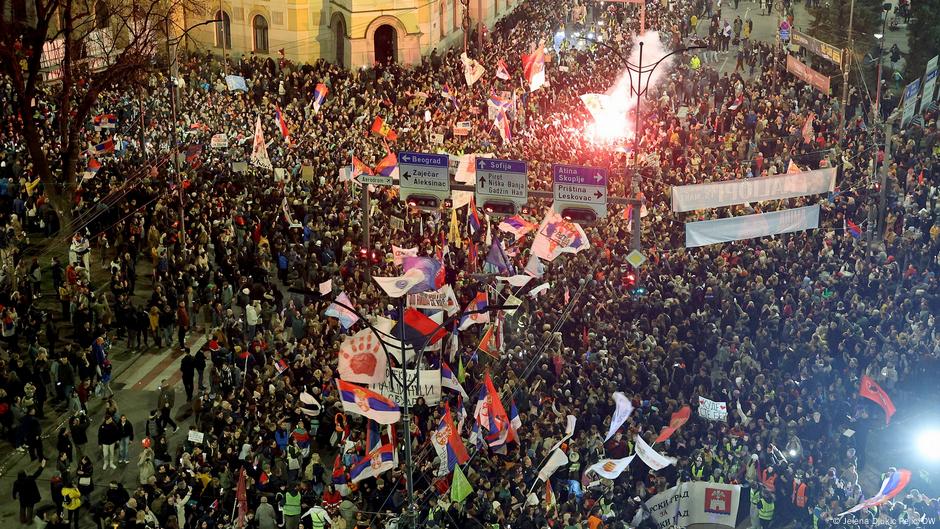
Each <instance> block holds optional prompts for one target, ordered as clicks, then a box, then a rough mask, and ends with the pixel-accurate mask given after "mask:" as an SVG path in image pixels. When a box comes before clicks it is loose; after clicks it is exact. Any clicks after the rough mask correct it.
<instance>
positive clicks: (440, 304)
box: [408, 285, 460, 316]
mask: <svg viewBox="0 0 940 529" xmlns="http://www.w3.org/2000/svg"><path fill="white" fill-rule="evenodd" d="M408 306H409V307H414V308H416V309H430V310H446V311H447V314H448V315H449V316H453V315H454V314H457V312H458V311H460V307H458V306H457V297H456V296H455V295H454V288H453V287H451V286H450V285H444V286H443V287H441V288H440V289H438V290H435V291H433V292H420V293H418V294H408Z"/></svg>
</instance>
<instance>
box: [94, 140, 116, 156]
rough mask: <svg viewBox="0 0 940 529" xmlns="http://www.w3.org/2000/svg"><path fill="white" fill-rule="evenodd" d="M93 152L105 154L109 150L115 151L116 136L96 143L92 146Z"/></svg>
mask: <svg viewBox="0 0 940 529" xmlns="http://www.w3.org/2000/svg"><path fill="white" fill-rule="evenodd" d="M91 152H92V153H94V154H105V153H109V152H114V138H111V139H108V140H105V141H103V142H101V143H99V144H98V145H95V146H94V147H92V148H91Z"/></svg>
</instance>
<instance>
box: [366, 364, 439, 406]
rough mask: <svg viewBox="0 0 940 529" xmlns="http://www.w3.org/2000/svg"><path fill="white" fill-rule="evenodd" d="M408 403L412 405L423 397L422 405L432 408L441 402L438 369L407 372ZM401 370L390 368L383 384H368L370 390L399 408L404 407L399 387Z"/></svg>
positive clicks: (402, 392)
mask: <svg viewBox="0 0 940 529" xmlns="http://www.w3.org/2000/svg"><path fill="white" fill-rule="evenodd" d="M407 376H408V403H409V404H411V405H414V402H415V400H416V399H417V398H418V397H424V403H425V404H427V405H428V406H432V405H434V404H437V403H439V402H440V401H441V370H440V369H422V370H420V371H419V370H417V369H409V370H408V375H407ZM401 377H402V370H401V368H398V367H390V368H389V373H388V376H387V377H385V382H382V383H381V384H370V389H371V390H372V391H376V392H378V393H381V394H382V395H385V396H386V397H388V398H390V399H392V400H393V401H394V402H395V403H396V404H398V405H399V406H402V405H404V402H405V399H404V398H403V394H404V391H402V385H401Z"/></svg>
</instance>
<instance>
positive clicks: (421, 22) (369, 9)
mask: <svg viewBox="0 0 940 529" xmlns="http://www.w3.org/2000/svg"><path fill="white" fill-rule="evenodd" d="M519 1H521V0H468V2H467V6H468V8H469V13H468V15H469V22H470V24H471V27H474V28H475V27H477V24H478V23H479V22H480V21H481V20H482V23H483V24H485V26H486V27H487V28H489V27H492V24H493V23H494V22H495V21H496V20H497V19H498V18H500V17H501V16H503V15H504V14H506V13H507V12H509V10H510V9H512V7H513V6H514V5H515V4H516V3H518V2H519ZM212 15H213V16H214V18H215V19H221V20H222V21H223V22H222V23H216V24H211V25H208V26H205V27H201V28H197V29H196V30H194V31H193V32H192V33H190V36H191V37H192V38H193V39H194V40H195V41H196V47H201V48H203V49H209V50H212V51H213V52H214V53H218V54H221V53H222V46H223V43H224V45H225V47H226V54H227V55H228V56H229V57H231V58H233V59H237V58H238V57H239V56H241V55H242V54H250V53H254V54H255V55H259V56H262V57H264V56H269V57H273V58H275V59H276V58H278V57H280V56H281V54H282V53H283V56H284V57H285V58H287V59H290V60H293V61H298V62H313V61H315V60H317V59H325V60H327V61H329V62H332V63H334V64H338V65H340V66H343V67H346V68H359V67H363V66H371V65H373V64H376V63H378V62H382V63H388V62H397V63H403V64H415V63H417V62H419V61H420V60H421V57H422V56H423V55H427V54H429V53H431V52H432V51H433V50H438V51H443V50H445V49H447V48H450V47H453V46H461V47H462V46H463V42H464V30H463V19H464V4H463V3H462V0H431V1H430V2H428V1H426V0H395V1H388V0H386V2H385V4H384V5H383V3H382V2H380V1H378V2H377V1H375V0H368V1H367V0H330V1H326V0H321V1H319V2H317V3H315V4H312V3H311V1H309V0H308V1H303V0H221V1H220V2H219V3H218V4H217V7H216V8H215V11H214V12H212ZM206 19H207V16H206V15H201V16H200V15H196V14H193V13H184V14H183V21H182V22H183V23H184V25H185V27H189V26H193V25H195V24H198V23H199V22H202V21H204V20H206Z"/></svg>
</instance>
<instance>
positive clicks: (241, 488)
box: [235, 468, 248, 528]
mask: <svg viewBox="0 0 940 529" xmlns="http://www.w3.org/2000/svg"><path fill="white" fill-rule="evenodd" d="M235 499H236V500H237V501H238V518H237V519H236V520H235V526H236V527H239V528H244V527H245V525H246V521H245V518H246V517H247V516H248V491H247V490H245V469H244V468H243V469H241V472H239V473H238V488H237V489H235Z"/></svg>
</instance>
